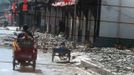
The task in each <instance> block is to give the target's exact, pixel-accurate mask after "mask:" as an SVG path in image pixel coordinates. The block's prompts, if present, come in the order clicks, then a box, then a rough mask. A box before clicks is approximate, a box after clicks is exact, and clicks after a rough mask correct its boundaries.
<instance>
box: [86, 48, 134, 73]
mask: <svg viewBox="0 0 134 75" xmlns="http://www.w3.org/2000/svg"><path fill="white" fill-rule="evenodd" d="M86 54H87V56H88V58H89V59H90V60H92V61H94V62H98V63H100V64H101V65H100V67H102V68H104V69H107V70H110V72H112V73H113V74H116V75H132V74H134V53H133V52H132V51H131V50H118V49H116V48H92V49H91V50H89V52H88V53H86Z"/></svg>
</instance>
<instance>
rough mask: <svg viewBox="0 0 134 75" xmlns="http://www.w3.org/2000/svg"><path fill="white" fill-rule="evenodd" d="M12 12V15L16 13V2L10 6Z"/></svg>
mask: <svg viewBox="0 0 134 75" xmlns="http://www.w3.org/2000/svg"><path fill="white" fill-rule="evenodd" d="M12 10H13V13H15V12H16V2H14V3H13V5H12Z"/></svg>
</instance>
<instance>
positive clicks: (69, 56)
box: [67, 52, 71, 62]
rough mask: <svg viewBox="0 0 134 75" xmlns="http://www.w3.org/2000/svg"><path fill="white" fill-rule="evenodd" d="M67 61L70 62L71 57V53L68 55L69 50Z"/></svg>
mask: <svg viewBox="0 0 134 75" xmlns="http://www.w3.org/2000/svg"><path fill="white" fill-rule="evenodd" d="M67 56H68V62H70V58H71V55H70V52H69V53H68V55H67Z"/></svg>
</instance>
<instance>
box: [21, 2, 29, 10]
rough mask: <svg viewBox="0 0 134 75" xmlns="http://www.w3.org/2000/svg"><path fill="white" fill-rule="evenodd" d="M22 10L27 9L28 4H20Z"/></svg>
mask: <svg viewBox="0 0 134 75" xmlns="http://www.w3.org/2000/svg"><path fill="white" fill-rule="evenodd" d="M22 10H23V11H27V10H28V5H27V4H25V3H24V4H23V6H22Z"/></svg>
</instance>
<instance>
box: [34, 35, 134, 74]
mask: <svg viewBox="0 0 134 75" xmlns="http://www.w3.org/2000/svg"><path fill="white" fill-rule="evenodd" d="M36 35H38V36H39V38H38V44H39V46H40V48H42V49H43V50H44V47H45V48H48V49H47V50H50V49H51V48H52V47H56V46H58V45H60V43H61V42H66V44H67V45H72V42H69V41H67V40H65V39H64V37H61V36H53V35H51V34H43V33H36ZM84 49H85V46H84V45H77V46H76V49H72V50H73V51H77V52H72V54H71V55H72V60H76V61H77V60H78V61H79V60H81V59H85V60H88V59H89V60H92V61H93V62H96V64H98V65H99V66H100V67H101V68H104V69H107V70H109V71H110V72H112V73H113V74H115V75H132V74H134V52H133V51H132V50H118V49H116V48H90V49H89V50H84ZM77 58H79V59H77Z"/></svg>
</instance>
